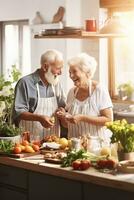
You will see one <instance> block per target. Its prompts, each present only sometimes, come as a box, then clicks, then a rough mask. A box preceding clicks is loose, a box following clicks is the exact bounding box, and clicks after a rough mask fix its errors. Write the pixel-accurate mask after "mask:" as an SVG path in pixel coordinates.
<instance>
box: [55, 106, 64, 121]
mask: <svg viewBox="0 0 134 200" xmlns="http://www.w3.org/2000/svg"><path fill="white" fill-rule="evenodd" d="M55 114H56V116H57V117H58V119H64V118H65V114H66V111H65V109H64V108H62V107H60V108H58V109H57V110H56V113H55Z"/></svg>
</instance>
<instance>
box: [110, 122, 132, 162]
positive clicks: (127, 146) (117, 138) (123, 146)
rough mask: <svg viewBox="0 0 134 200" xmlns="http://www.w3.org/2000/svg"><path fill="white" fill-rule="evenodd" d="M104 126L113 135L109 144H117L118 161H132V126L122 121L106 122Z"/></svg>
mask: <svg viewBox="0 0 134 200" xmlns="http://www.w3.org/2000/svg"><path fill="white" fill-rule="evenodd" d="M106 126H107V128H108V129H109V130H111V131H112V133H113V134H112V136H111V143H118V144H119V145H118V147H119V148H118V149H119V152H118V153H119V160H123V159H124V160H125V159H132V160H134V124H133V123H131V124H129V123H128V122H127V121H126V120H125V119H122V120H116V121H113V122H107V123H106Z"/></svg>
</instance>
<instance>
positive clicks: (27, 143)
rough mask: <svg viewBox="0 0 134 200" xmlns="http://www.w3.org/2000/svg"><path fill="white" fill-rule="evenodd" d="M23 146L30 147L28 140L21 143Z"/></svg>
mask: <svg viewBox="0 0 134 200" xmlns="http://www.w3.org/2000/svg"><path fill="white" fill-rule="evenodd" d="M21 144H22V145H23V146H26V145H29V142H28V141H27V140H23V141H22V143H21Z"/></svg>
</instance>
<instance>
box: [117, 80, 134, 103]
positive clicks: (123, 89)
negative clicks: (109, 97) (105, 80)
mask: <svg viewBox="0 0 134 200" xmlns="http://www.w3.org/2000/svg"><path fill="white" fill-rule="evenodd" d="M118 92H119V97H120V98H121V99H123V100H133V99H132V98H133V93H134V85H133V84H132V83H131V82H128V83H122V84H120V85H119V86H118Z"/></svg>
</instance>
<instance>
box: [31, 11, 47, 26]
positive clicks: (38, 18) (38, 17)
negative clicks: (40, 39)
mask: <svg viewBox="0 0 134 200" xmlns="http://www.w3.org/2000/svg"><path fill="white" fill-rule="evenodd" d="M32 23H33V24H43V23H44V19H43V17H42V16H41V14H40V12H39V11H37V12H36V16H35V18H34V19H33V21H32Z"/></svg>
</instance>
